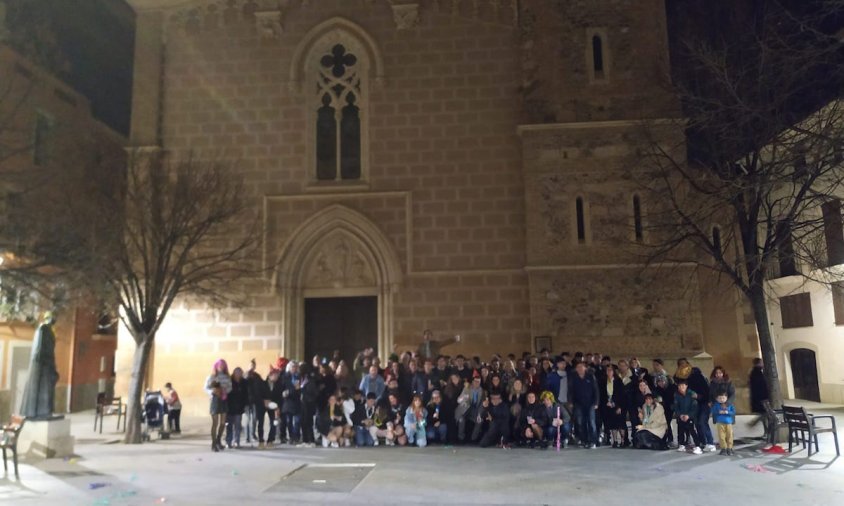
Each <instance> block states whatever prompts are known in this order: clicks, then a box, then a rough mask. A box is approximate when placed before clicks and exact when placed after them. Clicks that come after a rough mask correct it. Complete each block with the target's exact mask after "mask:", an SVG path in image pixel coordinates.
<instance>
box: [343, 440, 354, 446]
mask: <svg viewBox="0 0 844 506" xmlns="http://www.w3.org/2000/svg"><path fill="white" fill-rule="evenodd" d="M343 446H345V447H346V448H348V447H350V446H352V441H351V440H350V439H347V440H346V441H345V442H344V443H343Z"/></svg>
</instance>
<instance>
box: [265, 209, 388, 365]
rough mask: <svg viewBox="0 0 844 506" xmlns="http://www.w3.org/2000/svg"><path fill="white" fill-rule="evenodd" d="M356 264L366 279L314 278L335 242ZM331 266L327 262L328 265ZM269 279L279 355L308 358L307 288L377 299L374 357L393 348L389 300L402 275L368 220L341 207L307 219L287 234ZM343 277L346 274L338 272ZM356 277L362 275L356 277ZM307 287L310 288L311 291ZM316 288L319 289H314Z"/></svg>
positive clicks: (321, 293) (384, 241) (322, 294)
mask: <svg viewBox="0 0 844 506" xmlns="http://www.w3.org/2000/svg"><path fill="white" fill-rule="evenodd" d="M338 241H339V242H340V243H342V245H343V247H344V248H347V249H348V252H349V254H350V255H352V256H353V258H354V259H359V260H360V266H361V268H362V269H364V270H365V272H364V273H363V274H364V275H354V276H353V275H339V276H334V277H333V278H330V281H331V280H333V283H329V284H328V285H326V284H325V281H326V278H324V277H317V279H316V280H315V279H314V277H313V276H312V275H311V276H309V273H312V272H313V267H314V263H315V262H318V261H320V259H321V258H323V256H324V255H325V254H326V252H325V248H326V247H336V244H337V242H338ZM329 263H330V262H329ZM276 265H277V267H276V270H275V273H274V275H273V291H274V292H275V293H277V294H278V295H279V297H280V299H281V305H282V307H281V309H282V326H281V327H282V329H281V334H282V336H281V337H282V343H283V344H282V350H281V352H282V354H283V355H284V356H286V357H289V358H295V359H309V358H310V357H304V352H305V323H304V322H305V309H304V305H305V297H306V295H307V294H306V292H308V290H309V289H318V291H319V292H320V295H321V296H337V297H343V296H349V295H357V294H360V293H362V291H363V292H365V293H367V294H372V295H377V296H378V354H379V355H386V354H388V353H390V352H391V351H392V349H393V296H394V294H395V292H396V290H397V289H398V287H399V285H400V284H401V280H402V270H401V263H400V262H399V257H398V254H397V253H396V251H395V248H394V247H393V245H392V243H391V242H390V241H389V239H387V237H386V236H385V235H384V234H383V232H381V230H380V229H379V228H378V227H377V226H376V225H375V224H374V223H373V222H372V221H371V220H370V219H369V218H367V217H366V216H364V215H363V214H361V213H360V212H358V211H355V210H353V209H350V208H348V207H346V206H343V205H340V204H333V205H330V206H328V207H326V208H324V209H322V210H320V211H318V212H317V213H316V214H314V215H313V216H311V217H310V218H309V219H307V220H306V221H305V222H303V223H302V224H301V225H299V226H298V227H297V228H296V230H295V231H294V232H293V233H292V234H291V235H290V237H289V238H288V239H287V241H286V242H285V244H284V246H283V247H282V249H281V254H280V256H279V259H278V262H277V263H276ZM341 274H347V273H341ZM358 274H360V273H358ZM309 283H310V286H309ZM314 283H317V285H314Z"/></svg>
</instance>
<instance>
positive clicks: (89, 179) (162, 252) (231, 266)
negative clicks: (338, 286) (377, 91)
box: [22, 150, 260, 443]
mask: <svg viewBox="0 0 844 506" xmlns="http://www.w3.org/2000/svg"><path fill="white" fill-rule="evenodd" d="M83 151H86V152H88V151H89V150H83ZM108 164H110V165H107V166H108V168H110V169H111V170H110V171H108V170H105V171H104V170H103V167H102V166H97V165H92V166H91V168H90V169H87V170H83V169H82V168H80V166H79V165H76V168H77V170H76V171H75V175H73V176H65V179H63V180H62V181H61V184H59V185H52V186H53V187H55V188H56V191H54V192H53V193H51V194H50V195H49V201H50V202H52V203H53V204H52V205H49V206H46V207H45V206H43V205H42V206H41V207H40V209H41V210H40V211H39V210H38V209H39V203H41V202H43V200H44V199H45V197H46V195H44V194H41V195H39V196H38V198H37V199H35V200H34V201H29V202H27V205H26V206H24V208H26V209H31V210H33V211H32V212H30V213H28V216H29V218H28V221H27V222H26V224H27V225H30V226H31V227H32V228H30V229H29V230H30V234H29V237H28V241H29V243H30V244H31V247H30V248H29V257H30V258H33V259H37V261H39V262H41V263H43V264H45V265H49V266H52V268H51V269H50V271H49V276H47V277H46V278H45V279H44V278H42V279H40V280H39V281H41V282H44V283H49V286H51V287H52V286H56V285H57V284H61V285H62V286H64V287H66V290H67V291H69V292H72V293H70V297H73V298H77V297H85V298H87V300H90V299H91V298H92V297H93V298H95V299H96V300H99V301H103V302H104V303H105V305H106V306H109V305H111V307H114V306H115V305H116V306H117V307H118V309H119V316H120V319H121V320H122V322H123V324H124V325H125V327H126V329H127V330H128V331H129V333H130V334H131V336H132V338H133V340H134V342H135V352H134V358H133V362H132V372H131V378H130V382H129V392H128V399H127V406H128V412H127V420H128V424H127V431H126V436H125V442H126V443H140V442H141V425H140V419H141V417H140V413H139V411H138V410H139V409H141V401H142V397H141V396H142V393H143V388H144V386H145V382H146V374H147V370H148V363H149V358H150V351H151V350H152V347H153V343H154V341H155V336H156V332H158V330H159V328H160V327H161V324H162V323H163V322H164V320H165V318H166V317H167V314H168V311H169V310H170V309H171V307H172V306H173V304H174V302H176V301H177V300H187V301H190V302H196V303H203V304H207V305H211V306H229V305H233V304H237V303H239V302H240V301H241V300H242V299H243V297H244V296H245V290H244V289H243V288H245V286H246V284H247V283H248V281H249V279H255V278H256V277H257V276H258V275H259V274H260V266H259V263H260V262H259V259H260V256H259V255H257V249H258V241H257V233H256V232H257V230H258V228H257V220H256V216H257V215H256V213H254V212H253V206H252V205H251V204H252V202H253V200H254V199H251V198H250V197H249V196H248V195H246V193H245V191H244V186H243V184H242V182H241V180H240V178H239V177H237V176H235V175H234V174H236V173H237V169H236V166H235V164H233V163H231V162H226V161H219V160H211V161H208V160H202V159H200V158H197V157H194V156H188V157H186V158H183V159H170V158H168V157H167V156H164V155H162V154H161V153H160V152H158V151H156V152H151V153H150V152H134V153H131V154H130V155H129V157H128V163H126V164H125V165H124V164H122V163H120V162H116V161H110V162H108ZM22 219H23V217H22Z"/></svg>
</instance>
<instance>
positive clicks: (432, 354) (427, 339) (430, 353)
mask: <svg viewBox="0 0 844 506" xmlns="http://www.w3.org/2000/svg"><path fill="white" fill-rule="evenodd" d="M459 342H460V336H459V335H456V336H454V337H450V338H448V339H442V340H439V341H437V340H435V339H434V333H433V332H431V330H430V329H425V330H424V331H423V332H422V344H420V345H419V348H418V350H417V354H418V355H419V356H420V357H422V358H423V359H428V358H436V357H437V356H438V355H439V354H440V350H441V349H442V348H443V347H444V346H448V345H450V344H454V343H459Z"/></svg>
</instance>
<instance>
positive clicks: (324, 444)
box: [322, 438, 328, 448]
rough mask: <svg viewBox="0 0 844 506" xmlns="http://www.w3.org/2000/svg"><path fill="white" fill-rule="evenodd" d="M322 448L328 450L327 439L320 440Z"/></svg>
mask: <svg viewBox="0 0 844 506" xmlns="http://www.w3.org/2000/svg"><path fill="white" fill-rule="evenodd" d="M322 447H323V448H328V439H327V438H322Z"/></svg>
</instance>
